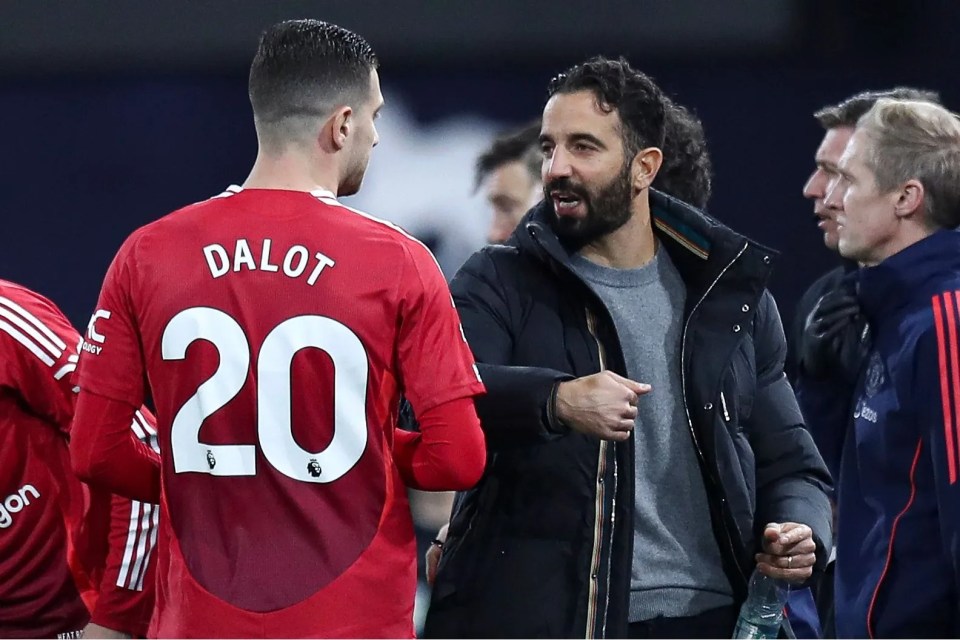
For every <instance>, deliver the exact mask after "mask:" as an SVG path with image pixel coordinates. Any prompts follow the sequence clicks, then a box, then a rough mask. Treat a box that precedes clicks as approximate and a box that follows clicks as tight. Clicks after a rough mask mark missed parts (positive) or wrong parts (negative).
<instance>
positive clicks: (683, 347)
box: [680, 243, 749, 584]
mask: <svg viewBox="0 0 960 640" xmlns="http://www.w3.org/2000/svg"><path fill="white" fill-rule="evenodd" d="M748 246H749V245H748V244H747V243H744V245H743V247H741V248H740V251H739V252H737V255H735V256H734V257H733V260H731V261H730V262H729V263H728V264H727V266H725V267H724V268H723V269H722V270H721V271H720V273H719V274H718V275H717V277H716V278H714V280H713V282H711V283H710V286H709V287H707V290H706V291H705V292H704V293H703V295H702V296H700V299H699V300H697V304H695V305H693V309H691V310H690V315H689V316H687V321H686V322H685V323H684V324H683V337H682V338H681V340H680V385H681V387H682V391H683V410H684V412H685V413H686V414H687V426H688V427H689V428H690V436H691V437H692V438H693V446H694V447H695V448H696V450H697V457H698V458H699V459H700V464H701V465H702V466H703V468H704V469H705V470H706V473H707V476H708V478H709V479H710V481H711V482H712V483H713V484H714V486H715V487H719V486H720V483H719V481H718V480H717V479H716V478H715V477H714V476H713V472H712V471H711V469H710V466H709V465H708V464H707V458H706V456H704V455H703V448H702V447H701V446H700V440H698V439H697V432H696V430H695V429H694V428H693V418H691V417H690V404H689V402H688V401H687V368H686V366H685V363H686V354H687V336H688V335H689V329H690V321H691V320H692V319H693V316H694V314H695V313H696V312H697V309H698V308H699V307H700V305H701V304H702V303H703V301H704V300H706V299H707V296H708V295H710V292H711V291H713V288H714V287H715V286H717V283H718V282H719V281H720V278H722V277H723V275H724V274H725V273H726V272H727V271H728V270H729V269H730V267H732V266H733V264H734V263H735V262H736V261H737V260H739V259H740V256H742V255H743V254H744V252H746V250H747V247H748ZM723 404H724V415H726V402H724V403H723ZM726 501H727V499H726V498H725V497H721V498H720V506H721V514H720V519H721V522H720V525H721V527H722V528H723V533H724V536H725V537H726V540H727V546H728V547H729V549H730V552H731V553H732V554H733V564H734V565H735V566H736V567H737V572H738V573H739V574H740V577H741V578H742V579H743V581H744V584H746V583H747V576H746V575H745V574H744V573H743V567H741V566H740V561H739V557H738V554H737V549H736V547H734V544H733V538H732V537H731V535H730V529H729V528H728V526H727V523H726V519H725V514H724V513H723V511H724V508H725V505H726Z"/></svg>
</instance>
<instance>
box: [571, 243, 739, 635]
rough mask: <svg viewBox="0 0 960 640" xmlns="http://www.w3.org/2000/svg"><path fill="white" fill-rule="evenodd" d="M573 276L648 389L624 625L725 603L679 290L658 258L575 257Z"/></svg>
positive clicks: (665, 258)
mask: <svg viewBox="0 0 960 640" xmlns="http://www.w3.org/2000/svg"><path fill="white" fill-rule="evenodd" d="M572 264H573V268H574V270H575V271H576V272H577V273H578V274H579V275H580V276H581V277H582V278H583V279H584V280H586V281H587V283H588V284H589V285H590V286H591V288H592V289H593V290H594V291H595V292H596V294H597V295H598V296H599V297H600V299H601V300H603V302H604V304H605V305H606V306H607V309H608V310H609V311H610V314H611V315H612V316H613V323H614V325H615V326H616V329H617V333H618V335H619V337H620V344H621V346H622V348H623V355H624V359H625V361H626V366H627V374H628V376H629V377H630V378H631V379H633V380H636V381H638V382H646V383H649V384H650V385H651V386H652V391H650V393H648V394H646V395H644V396H642V397H641V398H640V401H639V404H638V415H637V422H636V427H635V429H634V432H633V438H634V444H635V451H636V459H635V470H636V471H635V473H636V491H635V496H634V500H635V505H636V506H635V517H634V534H633V535H634V541H633V568H632V575H631V580H630V621H631V622H635V621H639V620H649V619H651V618H655V617H658V616H664V617H669V618H673V617H684V616H691V615H696V614H698V613H702V612H704V611H706V610H708V609H712V608H715V607H721V606H726V605H731V604H733V595H732V594H733V590H732V588H731V586H730V582H729V581H728V580H727V577H726V574H725V573H724V571H723V568H722V564H721V556H720V549H719V547H718V546H717V541H716V538H715V537H714V534H713V528H712V526H711V523H710V512H709V507H708V505H707V495H706V488H705V487H704V484H703V476H702V475H701V473H700V468H699V464H698V462H697V457H696V452H695V450H694V445H693V440H692V438H691V436H690V431H689V426H688V424H687V419H686V413H685V412H684V407H683V391H682V382H681V379H680V338H681V332H682V323H683V309H684V303H685V301H686V287H685V285H684V283H683V280H682V279H681V277H680V274H679V272H677V269H676V267H675V266H674V265H673V263H672V262H671V260H670V256H669V255H668V254H667V252H666V251H664V250H661V249H658V251H657V252H656V255H655V256H654V259H653V260H651V261H650V262H649V263H647V264H646V265H644V266H642V267H640V268H637V269H611V268H607V267H603V266H600V265H597V264H594V263H592V262H590V261H588V260H586V259H585V258H583V257H581V256H579V255H577V256H573V257H572Z"/></svg>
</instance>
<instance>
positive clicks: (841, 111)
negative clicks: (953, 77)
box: [813, 87, 940, 131]
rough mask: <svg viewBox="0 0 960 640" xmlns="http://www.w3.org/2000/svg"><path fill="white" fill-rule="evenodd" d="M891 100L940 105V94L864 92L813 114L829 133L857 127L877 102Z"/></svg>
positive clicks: (907, 89)
mask: <svg viewBox="0 0 960 640" xmlns="http://www.w3.org/2000/svg"><path fill="white" fill-rule="evenodd" d="M882 98H891V99H893V100H918V101H921V102H932V103H934V104H940V94H939V93H937V92H936V91H927V90H925V89H914V88H912V87H895V88H893V89H886V90H883V91H862V92H860V93H858V94H855V95H852V96H850V97H849V98H847V99H845V100H843V101H842V102H838V103H837V104H832V105H827V106H826V107H823V108H822V109H820V110H819V111H817V112H816V113H814V114H813V117H814V118H816V119H817V122H819V123H820V126H821V127H823V128H824V129H826V130H827V131H829V130H830V129H836V128H837V127H850V128H853V127H855V126H857V120H859V119H860V118H862V117H863V115H864V114H865V113H866V112H867V111H870V109H872V108H873V105H875V104H876V103H877V100H880V99H882Z"/></svg>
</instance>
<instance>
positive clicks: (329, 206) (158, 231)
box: [71, 20, 486, 637]
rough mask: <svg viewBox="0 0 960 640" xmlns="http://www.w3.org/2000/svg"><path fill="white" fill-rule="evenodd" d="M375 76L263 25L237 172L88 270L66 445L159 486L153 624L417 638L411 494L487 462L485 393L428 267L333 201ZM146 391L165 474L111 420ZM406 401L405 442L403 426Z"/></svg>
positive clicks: (327, 47) (352, 186)
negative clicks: (93, 281) (90, 313)
mask: <svg viewBox="0 0 960 640" xmlns="http://www.w3.org/2000/svg"><path fill="white" fill-rule="evenodd" d="M378 66H379V63H378V60H377V57H376V54H375V53H374V51H373V49H372V48H371V46H370V45H369V43H367V42H366V40H364V39H363V38H362V37H361V36H359V35H357V34H355V33H353V32H351V31H348V30H346V29H343V28H341V27H338V26H336V25H333V24H330V23H325V22H320V21H317V20H292V21H287V22H282V23H279V24H276V25H273V26H272V27H270V28H268V29H267V30H266V31H265V32H264V33H263V34H262V36H261V38H260V42H259V45H258V48H257V53H256V55H255V57H254V60H253V63H252V64H251V67H250V76H249V97H250V102H251V105H252V107H253V114H254V122H255V127H256V132H257V140H258V145H259V146H258V154H257V159H256V161H255V162H254V165H253V168H252V169H251V171H250V174H249V176H248V177H247V179H246V181H245V182H244V185H243V186H242V187H241V186H231V187H229V188H228V189H227V190H226V191H225V192H223V193H221V194H220V195H218V196H215V197H213V198H210V199H208V200H206V201H203V202H200V203H197V204H194V205H190V206H187V207H185V208H183V209H181V210H179V211H176V212H174V213H172V214H170V215H168V216H165V217H163V218H161V219H160V220H158V221H156V222H154V223H152V224H149V225H147V226H145V227H141V228H140V229H138V230H137V231H135V232H134V233H133V234H132V235H131V236H130V237H129V238H128V239H127V240H126V241H125V242H124V244H123V245H122V246H121V248H120V250H119V252H118V254H117V256H116V258H115V259H114V261H113V263H112V264H111V266H110V269H109V270H108V272H107V275H106V277H105V279H104V285H103V288H102V290H101V294H100V299H99V302H98V310H97V312H96V314H95V315H94V319H95V323H96V331H97V334H96V335H94V333H93V331H92V329H91V331H89V332H88V337H87V340H86V342H85V343H84V352H83V353H84V355H83V356H82V357H81V360H80V367H79V384H80V397H79V400H78V404H77V416H76V420H75V424H74V437H73V440H72V441H71V454H72V457H73V463H74V468H75V470H76V471H77V473H78V475H80V476H81V478H83V479H84V480H86V481H88V482H90V483H91V484H94V485H96V486H101V487H104V488H108V489H111V490H115V491H117V492H120V493H124V494H126V495H129V496H131V497H135V498H152V499H156V498H158V497H160V496H162V498H163V500H162V505H163V513H162V517H161V519H160V538H159V542H158V548H159V551H160V555H159V564H158V596H157V608H156V613H155V615H154V617H153V620H152V622H151V629H150V632H151V635H155V636H159V637H167V636H173V637H183V636H202V637H221V636H226V637H300V636H306V637H344V636H345V637H381V636H386V637H411V636H412V635H413V605H414V594H415V590H416V566H417V555H416V551H415V540H414V534H413V526H412V522H411V516H410V509H409V505H408V502H407V497H406V490H405V485H406V486H410V487H413V488H418V489H424V490H446V491H449V490H458V489H461V490H462V489H467V488H469V487H470V486H472V485H473V484H474V483H475V482H476V480H477V479H478V478H479V476H480V474H481V473H482V470H483V466H484V460H485V452H486V449H485V446H484V440H483V433H482V431H481V430H480V426H479V421H478V418H477V415H476V411H475V409H474V405H473V397H474V396H475V395H477V394H480V393H483V391H484V388H483V385H482V383H481V382H480V378H479V375H478V373H477V370H476V366H475V365H474V362H473V357H472V355H471V354H470V350H469V348H468V347H467V345H466V343H465V340H464V338H463V332H462V329H461V327H460V322H459V318H458V317H457V313H456V309H454V307H453V305H452V304H451V296H450V290H449V288H448V287H447V283H446V281H445V280H444V278H443V275H442V274H441V272H440V269H439V267H438V265H437V263H436V261H435V260H434V258H433V256H432V254H431V253H430V252H429V251H428V250H427V248H426V247H425V246H424V245H423V244H421V243H420V242H418V241H416V240H415V239H414V238H412V237H411V236H409V235H408V234H406V233H405V232H404V231H403V230H401V229H400V228H398V227H396V226H395V225H392V224H390V223H387V222H384V221H382V220H379V219H377V218H373V217H372V216H369V215H367V214H365V213H363V212H360V211H356V210H353V209H350V208H347V207H345V206H343V205H342V204H341V203H340V202H339V200H338V197H340V196H347V195H351V194H354V193H356V192H357V191H358V190H359V189H360V187H361V184H362V182H363V178H364V175H365V172H366V169H367V164H368V161H369V158H370V155H371V153H372V151H373V148H374V147H375V146H376V145H377V143H378V141H379V137H378V133H377V128H376V119H377V114H378V113H379V111H380V109H381V107H382V106H383V97H382V95H381V91H380V81H379V75H378V73H377V68H378ZM93 326H94V321H91V327H93ZM148 387H149V392H150V395H151V397H152V398H153V399H154V401H155V402H156V406H157V415H158V428H157V431H158V434H159V439H160V443H161V449H162V451H163V452H164V455H163V457H162V458H161V460H160V464H157V462H156V460H155V459H154V458H150V457H146V456H144V455H142V452H141V451H139V450H138V449H136V448H134V447H133V446H132V444H131V442H130V440H129V438H127V437H125V434H124V433H122V432H121V431H120V430H119V429H118V425H117V421H116V420H115V419H113V417H112V416H114V415H119V416H122V415H125V414H130V413H131V412H132V411H133V410H134V407H136V406H138V404H139V403H140V402H141V400H142V398H143V397H144V396H145V395H146V394H147V392H148ZM401 390H402V391H403V392H404V393H405V394H406V395H407V397H408V398H409V399H410V402H411V404H412V406H413V407H414V408H415V409H417V410H418V417H419V419H420V427H421V431H420V433H415V434H414V433H407V432H401V431H397V430H396V429H395V426H396V420H397V407H398V403H399V394H400V392H401Z"/></svg>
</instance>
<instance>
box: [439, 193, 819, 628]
mask: <svg viewBox="0 0 960 640" xmlns="http://www.w3.org/2000/svg"><path fill="white" fill-rule="evenodd" d="M651 207H652V210H653V217H654V224H655V228H656V231H657V235H658V238H659V239H660V241H661V242H662V245H663V247H665V248H666V249H667V251H669V253H670V257H671V259H672V260H673V262H674V263H675V264H676V266H677V269H678V270H679V271H680V274H681V275H682V277H683V279H684V281H685V283H686V285H687V308H686V310H685V325H684V330H683V338H682V346H680V347H679V348H680V357H681V358H682V375H683V395H684V400H685V407H686V411H687V415H688V417H689V425H690V437H691V438H692V439H693V443H694V446H695V449H696V451H697V456H698V458H699V461H700V466H701V471H702V473H703V478H704V483H705V485H706V488H707V494H708V498H709V502H710V510H711V522H709V523H707V522H704V526H710V527H712V529H713V531H714V534H715V535H716V537H717V541H718V543H719V545H720V549H721V553H722V554H723V559H724V569H725V571H726V573H727V575H728V577H729V578H730V582H731V584H732V585H733V588H734V591H735V594H736V597H737V599H738V601H739V600H740V599H742V598H743V597H744V595H745V589H746V577H747V576H749V572H750V571H751V570H752V568H753V564H754V562H753V554H754V553H755V552H756V551H757V547H758V534H759V532H760V531H761V530H762V527H763V525H764V524H765V523H767V522H786V521H792V522H801V523H805V524H808V525H810V527H811V528H812V529H813V531H814V534H815V536H816V541H817V546H818V550H817V553H818V566H819V567H822V566H823V564H824V563H825V561H826V558H827V555H828V554H829V552H830V549H829V544H830V540H831V531H830V505H829V503H828V500H827V495H826V490H827V489H828V488H829V484H830V477H829V474H828V473H827V471H826V469H825V467H824V464H823V461H822V459H821V458H820V456H819V454H818V453H817V450H816V448H815V446H814V444H813V441H812V440H811V439H810V436H809V434H808V433H807V431H806V430H805V429H804V428H803V420H802V418H801V416H800V412H799V410H798V409H797V403H796V400H795V399H794V395H793V391H792V390H791V388H790V385H789V383H788V382H787V380H786V378H785V377H784V375H783V361H784V355H785V341H784V335H783V328H782V326H781V322H780V317H779V315H778V312H777V309H776V305H775V304H774V301H773V298H772V297H771V296H770V294H769V293H768V292H767V291H766V289H765V283H766V281H767V278H768V275H769V273H770V269H771V262H772V256H771V252H770V251H768V250H767V249H765V248H763V247H761V246H759V245H757V244H755V243H753V242H750V241H749V240H747V239H746V238H744V237H743V236H740V235H738V234H736V233H734V232H733V231H731V230H730V229H728V228H726V227H724V226H722V225H720V224H719V223H717V222H716V221H714V220H712V219H710V218H708V217H707V216H705V215H704V214H702V213H700V212H699V211H697V210H695V209H693V208H690V207H688V206H687V205H684V204H682V203H680V202H678V201H676V200H673V199H672V198H669V197H667V196H664V195H661V194H659V193H656V192H654V193H653V194H652V196H651ZM552 215H553V213H552V210H551V209H550V205H549V204H548V203H541V204H540V205H538V206H537V207H535V208H534V209H533V210H531V211H530V212H529V213H528V214H527V216H526V217H525V218H524V220H523V221H522V222H521V224H520V226H519V227H518V229H517V231H516V232H515V234H514V236H513V237H512V238H511V240H510V244H511V245H512V246H492V247H487V248H484V249H483V250H481V251H479V252H478V253H476V254H475V255H474V256H472V257H471V258H470V260H469V261H468V262H467V263H466V264H465V265H464V266H463V268H462V269H461V270H460V272H459V273H458V274H457V275H456V277H455V278H454V280H453V282H452V284H451V288H452V290H453V294H454V299H455V300H456V303H457V307H458V309H459V311H460V314H461V318H462V321H463V328H464V332H465V334H466V338H467V341H468V342H469V343H470V346H471V348H472V349H473V352H474V354H475V356H476V358H477V361H478V363H479V364H480V371H481V375H482V377H483V379H484V382H485V384H486V386H487V390H488V394H487V395H486V396H485V397H483V398H482V399H480V400H478V402H477V409H478V412H479V414H480V417H481V421H482V423H483V428H484V431H485V432H486V434H487V443H488V447H489V449H490V456H489V457H488V466H487V470H486V473H485V474H484V477H483V479H482V480H481V482H480V483H479V484H478V485H477V487H476V488H475V489H473V490H471V491H470V492H468V493H467V494H465V495H462V496H461V497H460V499H459V500H458V503H457V507H456V508H455V513H454V517H453V519H452V521H451V525H450V532H449V537H448V538H447V544H446V546H445V549H444V553H443V557H442V560H441V563H440V570H439V574H438V577H437V581H436V584H435V586H434V591H433V598H432V602H431V607H430V610H429V613H428V617H427V623H426V634H427V635H428V636H432V637H477V636H483V637H504V636H516V637H543V636H549V637H588V638H589V637H604V636H607V637H618V636H623V635H625V634H626V631H627V617H628V607H629V591H630V569H631V562H632V560H631V559H632V553H633V550H632V544H633V513H634V493H635V491H667V492H669V491H670V487H649V486H643V487H635V486H634V484H635V483H634V477H635V476H634V470H633V465H634V451H633V447H634V445H633V441H632V440H628V441H627V442H625V443H622V444H614V443H612V442H601V441H599V440H597V439H595V438H592V437H587V436H584V435H581V434H579V433H576V432H571V433H555V431H556V425H553V424H551V416H549V415H548V410H547V407H548V399H549V396H550V393H551V390H552V389H553V387H554V385H555V384H556V383H557V381H561V380H565V379H570V378H573V377H580V376H585V375H589V374H592V373H596V372H598V371H600V370H602V369H605V368H606V369H610V370H612V371H615V372H617V373H619V374H621V375H626V371H625V366H624V359H623V354H622V350H621V347H620V343H619V339H618V336H617V333H616V331H615V329H614V325H613V321H612V319H611V317H610V314H609V312H608V311H607V309H606V308H605V306H604V305H603V303H602V302H601V301H600V300H599V298H597V297H596V296H595V295H594V294H593V293H592V292H591V290H590V289H589V287H588V286H587V285H586V284H585V283H584V282H583V281H581V280H580V279H579V277H578V276H577V275H576V274H574V273H573V271H572V270H571V269H570V268H569V266H568V259H567V254H566V252H565V251H564V250H563V248H562V247H561V245H560V243H559V241H558V239H557V237H556V235H555V234H553V232H552V231H551V229H550V226H549V224H548V222H547V221H548V219H549V218H548V216H552Z"/></svg>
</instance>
